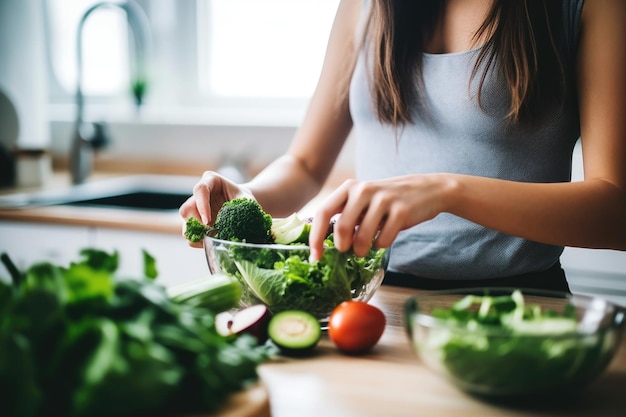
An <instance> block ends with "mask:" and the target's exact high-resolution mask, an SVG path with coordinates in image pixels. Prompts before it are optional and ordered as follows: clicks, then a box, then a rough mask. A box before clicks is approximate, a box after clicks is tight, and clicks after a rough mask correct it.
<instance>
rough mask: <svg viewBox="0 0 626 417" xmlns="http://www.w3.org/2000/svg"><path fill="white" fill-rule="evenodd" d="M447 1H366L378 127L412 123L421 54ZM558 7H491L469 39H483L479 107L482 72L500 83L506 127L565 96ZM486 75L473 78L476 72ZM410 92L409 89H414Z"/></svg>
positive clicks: (531, 1)
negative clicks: (505, 96) (506, 96)
mask: <svg viewBox="0 0 626 417" xmlns="http://www.w3.org/2000/svg"><path fill="white" fill-rule="evenodd" d="M444 2H445V0H372V7H371V10H370V15H369V20H368V22H367V26H366V32H365V38H364V42H365V45H366V47H367V48H368V53H372V54H373V64H374V67H373V70H374V73H373V82H374V88H373V92H372V93H373V99H374V103H375V108H376V112H377V116H378V118H379V120H380V121H381V122H383V123H390V124H392V125H395V126H398V125H403V124H407V123H411V122H412V121H413V120H412V116H411V113H410V106H411V105H412V104H415V103H417V102H419V100H420V94H421V92H422V91H423V84H422V73H421V63H422V53H423V52H424V50H425V46H426V42H427V41H428V39H429V38H430V36H431V34H432V33H433V30H434V28H435V25H436V24H437V22H438V20H439V19H440V18H441V16H442V13H443V10H444V9H443V6H444ZM561 7H562V5H561V2H560V1H555V0H494V4H493V7H492V8H491V10H490V11H489V13H488V15H487V17H486V19H485V21H484V22H483V24H482V25H481V26H480V27H479V28H478V30H477V32H476V33H475V34H474V39H475V40H478V39H486V42H485V44H484V47H483V48H481V50H480V52H479V54H478V57H477V60H476V64H475V66H474V70H473V72H472V78H474V77H479V80H480V84H479V90H478V91H479V93H478V101H479V103H480V91H481V90H482V86H483V82H484V80H485V76H486V73H487V70H488V69H490V68H492V69H496V70H497V71H499V73H500V74H501V75H502V76H503V77H504V79H505V81H506V83H507V85H508V88H509V93H510V97H511V104H510V108H509V111H508V119H509V121H510V122H513V123H518V122H529V121H532V120H533V119H534V118H535V117H538V116H539V115H541V114H542V113H544V112H545V109H546V108H547V107H548V106H552V105H554V104H557V103H560V102H561V101H562V99H563V96H564V90H565V76H564V67H563V53H562V48H561V46H562V45H561V41H562V39H561V38H562V34H563V30H562V25H563V23H562V19H563V17H562V11H561ZM481 65H482V68H484V69H485V70H484V71H482V72H480V73H479V67H481ZM416 80H417V86H416V88H407V86H411V87H413V86H415V83H416Z"/></svg>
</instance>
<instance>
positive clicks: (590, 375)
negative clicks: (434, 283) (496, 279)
mask: <svg viewBox="0 0 626 417" xmlns="http://www.w3.org/2000/svg"><path fill="white" fill-rule="evenodd" d="M513 290H514V289H512V288H508V289H507V288H500V289H498V288H478V289H461V290H449V291H448V290H445V291H433V292H428V293H424V294H420V295H417V296H413V297H411V298H409V299H407V301H406V302H405V305H404V311H405V325H406V330H407V333H408V336H409V339H410V343H411V346H412V348H413V350H414V351H415V352H416V353H417V355H418V357H419V358H420V359H421V361H422V362H423V363H424V364H425V365H426V366H428V367H429V368H431V369H432V370H434V371H436V372H437V373H439V374H441V375H442V376H444V377H445V378H447V379H448V380H449V381H451V382H452V383H453V384H454V385H456V386H457V387H459V388H460V389H462V390H464V391H466V392H469V393H471V394H476V395H479V396H483V397H491V398H499V399H520V398H526V397H528V396H533V397H535V398H536V397H537V396H542V397H550V398H558V397H559V396H560V395H561V394H565V393H569V395H571V392H572V390H576V389H580V388H582V387H584V386H585V385H587V384H588V383H589V382H591V381H592V380H593V379H594V378H595V377H597V376H598V375H599V374H600V373H601V372H602V371H603V370H604V369H605V368H606V367H607V365H608V364H609V362H610V361H611V359H612V358H613V356H614V354H615V352H616V350H617V348H618V347H619V341H620V338H621V336H622V333H623V328H624V320H625V315H626V313H625V310H624V308H623V307H619V306H617V305H615V304H613V303H611V302H608V301H606V300H604V299H601V298H597V297H592V296H586V295H571V294H567V293H559V292H548V291H531V290H524V291H522V294H523V298H524V304H525V305H531V304H532V305H535V306H539V307H540V308H541V309H542V311H546V310H548V309H551V310H552V311H555V312H562V311H563V310H564V309H570V311H573V312H575V317H576V324H575V326H572V328H568V330H566V331H564V329H563V328H561V329H558V328H556V327H558V326H551V325H550V324H547V325H546V326H545V328H542V329H541V331H540V332H537V329H536V328H535V329H534V330H533V331H532V332H528V333H524V332H521V333H520V332H518V331H516V332H512V331H510V330H507V329H506V328H503V327H502V326H498V325H479V326H475V325H473V326H467V325H462V324H460V323H459V322H454V321H451V320H446V319H444V318H441V317H439V316H438V317H435V316H433V314H432V312H433V310H434V309H439V308H445V309H447V308H450V307H451V306H452V305H453V304H454V303H456V302H457V301H459V300H460V299H462V298H463V297H465V296H466V295H468V294H475V295H484V294H486V293H488V294H489V295H496V296H497V295H510V294H511V293H512V292H513ZM566 305H568V307H566Z"/></svg>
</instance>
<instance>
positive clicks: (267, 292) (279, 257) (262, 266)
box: [216, 236, 385, 318]
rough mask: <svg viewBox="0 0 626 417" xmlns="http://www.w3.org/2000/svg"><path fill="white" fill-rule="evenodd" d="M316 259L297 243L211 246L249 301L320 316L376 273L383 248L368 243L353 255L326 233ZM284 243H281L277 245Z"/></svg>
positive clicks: (357, 293)
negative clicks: (363, 253) (366, 249)
mask: <svg viewBox="0 0 626 417" xmlns="http://www.w3.org/2000/svg"><path fill="white" fill-rule="evenodd" d="M325 244H326V246H327V247H326V249H325V250H324V252H323V255H322V258H321V259H320V260H319V261H313V262H312V261H310V260H309V250H308V248H307V247H303V249H302V250H298V247H299V246H301V245H297V244H294V245H287V246H286V247H287V248H289V249H281V246H278V245H277V246H263V247H258V248H257V247H250V246H238V245H232V246H229V247H228V249H227V250H220V251H216V252H217V253H216V255H217V256H216V258H217V262H218V263H219V264H220V268H221V270H222V271H224V272H226V273H229V274H232V275H234V276H236V277H237V278H238V279H240V280H241V281H242V283H243V284H244V286H243V287H244V294H243V296H242V298H243V299H244V300H246V301H247V302H248V303H249V304H256V303H264V304H266V305H267V306H268V307H269V308H270V309H271V310H272V311H273V312H275V313H276V312H279V311H283V310H293V309H295V310H304V311H308V312H310V313H312V314H314V315H316V316H317V317H320V318H324V317H326V316H328V314H329V313H330V311H332V309H333V308H334V307H336V306H337V305H338V304H340V303H341V302H342V301H346V300H350V299H352V298H357V297H359V296H360V295H361V294H362V293H363V292H364V290H365V289H366V287H367V285H369V283H370V281H372V279H374V277H375V276H376V274H377V273H380V271H381V267H382V263H383V256H384V253H385V250H384V249H371V250H370V252H369V253H368V255H367V256H365V257H363V258H359V257H357V256H355V255H354V254H353V253H352V252H340V251H338V250H337V249H336V248H335V247H334V245H333V240H332V236H330V237H329V239H327V240H326V241H325ZM282 247H283V248H285V246H282Z"/></svg>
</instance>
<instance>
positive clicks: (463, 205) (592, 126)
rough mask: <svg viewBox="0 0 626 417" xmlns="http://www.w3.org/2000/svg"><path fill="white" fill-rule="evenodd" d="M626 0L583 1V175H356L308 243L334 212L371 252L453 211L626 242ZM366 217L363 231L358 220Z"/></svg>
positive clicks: (528, 231)
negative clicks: (528, 178)
mask: <svg viewBox="0 0 626 417" xmlns="http://www.w3.org/2000/svg"><path fill="white" fill-rule="evenodd" d="M624 39H626V2H624V1H623V0H592V1H587V2H585V6H584V8H583V14H582V28H581V38H580V45H579V53H578V86H579V91H580V93H579V94H580V96H579V104H580V122H581V140H582V148H583V164H584V180H583V181H580V182H574V183H557V184H531V183H521V182H513V181H505V180H499V179H491V178H482V177H475V176H464V175H455V174H435V175H411V176H406V177H397V178H391V179H386V180H380V181H373V182H356V181H348V182H346V183H345V184H343V185H342V186H341V187H339V188H338V189H337V190H336V191H335V192H334V193H333V194H331V196H330V197H329V198H328V199H327V200H326V201H325V203H324V205H323V206H321V207H320V209H319V210H318V212H317V213H316V214H315V217H316V219H317V220H319V222H315V223H314V224H313V228H312V231H311V238H310V243H311V245H312V247H313V256H314V257H318V256H319V255H320V253H321V247H322V239H323V234H324V224H325V223H326V221H327V220H328V219H330V217H332V216H333V215H334V214H335V213H338V212H341V213H342V215H341V217H340V218H339V220H338V222H337V224H336V225H335V244H336V245H337V247H338V248H339V249H341V250H346V249H348V248H350V246H352V247H353V248H354V250H355V251H356V252H357V253H358V254H364V253H365V251H366V250H367V249H368V248H369V247H370V245H371V241H372V239H373V238H374V237H375V236H377V239H376V246H378V247H386V246H389V245H390V244H391V243H392V241H393V240H394V239H395V237H396V235H397V233H398V232H399V231H400V230H403V229H406V228H409V227H411V226H413V225H416V224H419V223H421V222H424V221H427V220H429V219H432V218H433V217H435V216H436V215H437V214H439V213H441V212H449V213H452V214H455V215H458V216H460V217H463V218H465V219H468V220H470V221H473V222H475V223H478V224H481V225H483V226H486V227H489V228H492V229H495V230H499V231H501V232H504V233H507V234H511V235H515V236H520V237H523V238H526V239H529V240H534V241H538V242H544V243H548V244H555V245H565V246H579V247H591V248H612V249H620V250H626V115H625V113H624V112H625V111H626V48H624ZM356 225H359V227H358V229H356V230H357V231H356V232H355V226H356Z"/></svg>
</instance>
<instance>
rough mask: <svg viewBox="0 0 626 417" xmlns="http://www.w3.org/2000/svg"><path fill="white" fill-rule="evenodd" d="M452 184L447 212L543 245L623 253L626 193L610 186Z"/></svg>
mask: <svg viewBox="0 0 626 417" xmlns="http://www.w3.org/2000/svg"><path fill="white" fill-rule="evenodd" d="M451 180H452V181H453V183H454V184H455V186H454V187H452V191H450V192H449V193H448V196H447V200H446V201H447V203H446V204H447V205H448V209H447V210H446V211H449V212H451V213H453V214H456V215H458V216H461V217H463V218H466V219H468V220H470V221H473V222H475V223H478V224H481V225H483V226H486V227H489V228H492V229H495V230H499V231H501V232H504V233H507V234H510V235H515V236H520V237H523V238H526V239H529V240H534V241H538V242H543V243H547V244H553V245H562V246H577V247H588V248H610V249H619V250H626V191H625V190H621V189H619V188H618V187H616V186H615V185H613V184H611V183H610V182H608V181H604V180H601V179H592V180H586V181H581V182H573V183H556V184H532V183H520V182H512V181H504V180H497V179H491V178H480V177H472V176H462V175H452V176H451Z"/></svg>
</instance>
